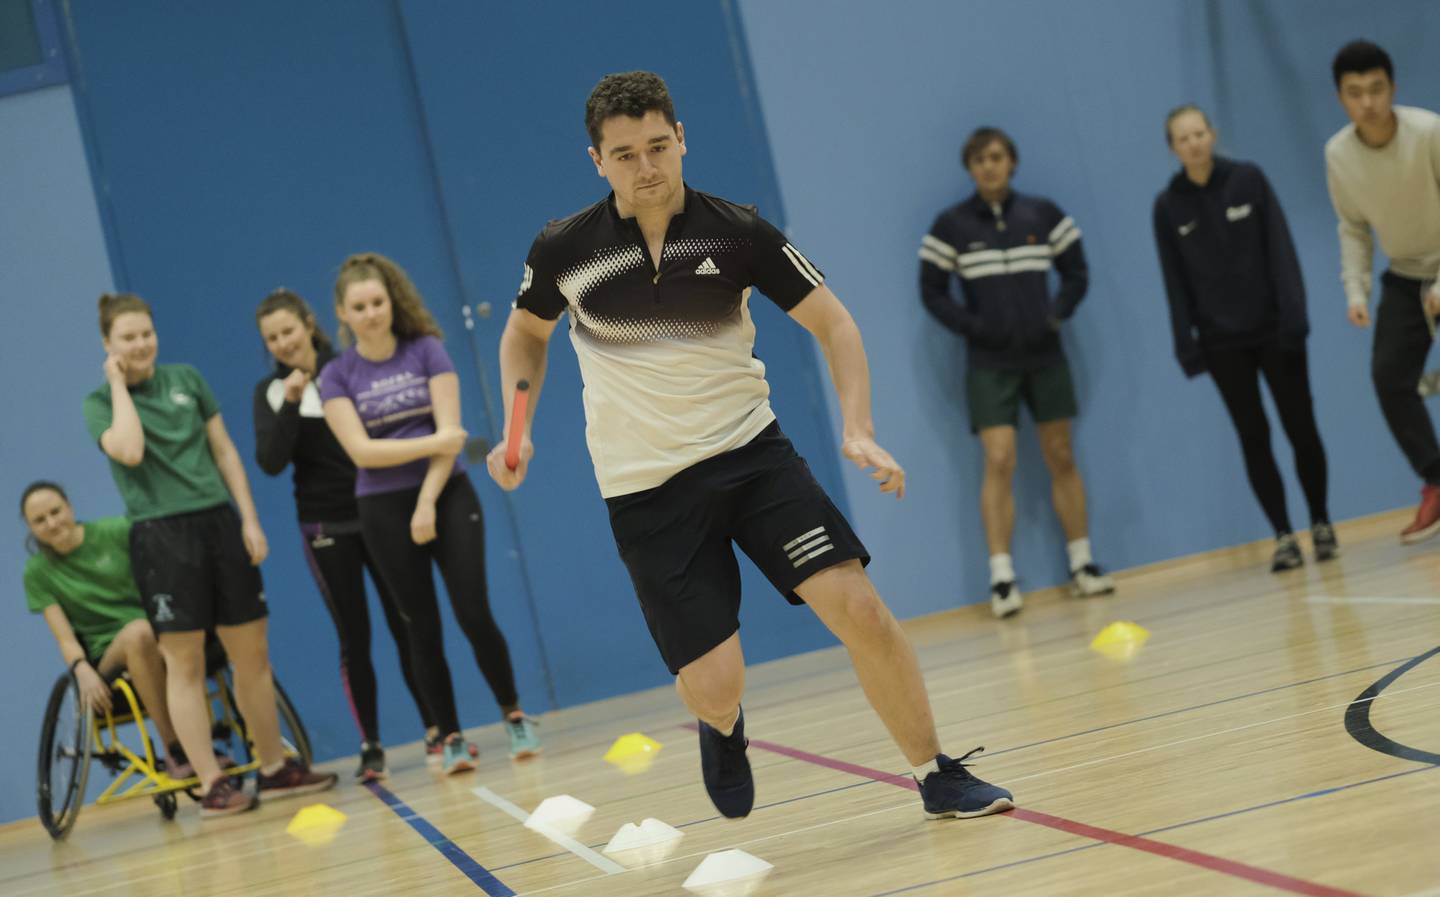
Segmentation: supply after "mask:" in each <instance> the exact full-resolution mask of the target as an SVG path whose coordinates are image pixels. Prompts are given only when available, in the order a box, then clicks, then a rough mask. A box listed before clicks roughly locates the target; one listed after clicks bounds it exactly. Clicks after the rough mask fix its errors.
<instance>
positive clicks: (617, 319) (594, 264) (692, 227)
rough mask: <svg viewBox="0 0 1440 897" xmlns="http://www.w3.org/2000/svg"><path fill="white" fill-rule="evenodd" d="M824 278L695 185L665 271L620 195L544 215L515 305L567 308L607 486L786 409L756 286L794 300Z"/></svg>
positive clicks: (674, 462) (608, 491)
mask: <svg viewBox="0 0 1440 897" xmlns="http://www.w3.org/2000/svg"><path fill="white" fill-rule="evenodd" d="M823 280H824V276H823V275H822V274H821V273H820V271H819V270H818V269H817V268H816V267H815V266H814V265H812V264H810V262H809V261H808V260H807V259H806V258H805V257H804V256H803V255H801V254H800V251H799V250H797V249H796V248H795V247H794V246H791V245H790V243H789V242H788V241H787V240H786V239H785V235H784V234H782V233H780V231H779V230H777V229H776V228H775V227H774V226H773V225H772V224H770V223H769V222H768V221H766V220H765V219H763V218H761V217H760V215H759V214H758V213H757V212H756V210H755V208H754V207H753V206H742V205H737V204H736V203H732V202H728V201H726V200H723V199H720V198H719V197H717V196H711V195H710V194H708V193H701V192H700V191H698V190H692V189H690V188H689V187H688V186H687V187H686V188H685V209H684V211H683V212H681V213H680V214H678V215H676V216H675V217H674V218H673V219H671V222H670V228H669V230H668V231H667V233H666V235H665V246H664V250H663V251H662V253H661V262H660V267H659V269H658V270H657V269H656V267H655V265H654V263H653V262H652V261H651V258H650V253H649V251H648V250H647V249H646V246H645V238H644V236H643V235H642V234H641V232H640V227H639V225H638V224H636V222H635V219H634V218H621V217H620V216H619V214H618V213H617V212H616V209H615V198H614V195H613V194H612V195H611V196H609V197H607V198H606V199H604V200H602V201H601V202H598V203H596V204H595V205H593V206H590V207H589V208H586V209H584V210H582V211H580V212H577V213H576V214H574V215H571V216H570V217H569V218H565V219H563V220H561V221H552V222H551V223H550V224H548V225H546V227H545V229H544V230H542V231H541V232H540V235H539V236H538V237H536V238H535V243H534V245H532V246H531V247H530V255H529V258H528V259H527V260H526V263H525V276H524V280H523V281H522V283H521V284H520V293H519V295H518V296H517V297H516V299H515V307H516V308H520V309H523V310H525V311H528V312H531V313H532V314H535V315H538V316H539V317H541V318H544V319H546V320H549V321H553V320H555V319H556V318H558V317H559V316H560V313H561V312H564V311H567V310H568V311H569V312H570V340H571V342H572V343H573V344H574V346H575V354H576V355H577V356H578V358H579V360H580V373H581V376H582V377H583V378H584V380H585V394H584V402H585V419H586V430H585V437H586V442H587V443H589V447H590V458H591V460H592V461H593V462H594V464H595V478H596V480H597V481H598V482H599V484H600V493H601V495H603V496H604V497H606V498H613V497H615V496H617V495H628V494H630V493H632V492H639V491H642V490H644V489H651V488H654V487H656V486H659V485H660V484H661V483H664V482H665V481H666V480H668V479H669V478H670V477H672V476H674V475H675V474H676V473H678V472H679V471H681V470H684V469H685V468H687V467H689V466H691V465H693V464H696V463H698V462H700V461H703V460H705V459H706V458H709V457H712V456H714V455H718V454H720V453H721V452H727V451H730V450H732V449H735V448H739V447H740V446H742V445H744V444H745V443H747V442H749V441H750V440H751V439H753V438H755V437H756V436H757V435H759V433H760V431H761V430H763V429H765V427H767V426H769V424H770V422H771V421H773V420H774V419H775V413H774V412H773V411H771V409H770V387H769V385H768V384H767V383H766V382H765V365H764V364H763V363H762V362H761V361H760V360H759V359H758V358H756V357H755V356H754V354H753V351H752V350H753V348H754V345H755V325H754V323H753V321H752V320H751V318H750V309H749V299H750V288H751V287H752V286H753V287H757V288H759V289H760V291H761V292H763V293H764V294H765V295H766V296H767V297H769V298H770V300H771V301H772V302H774V303H775V304H776V305H778V306H779V307H780V308H781V309H783V310H785V311H789V310H790V309H792V308H794V307H795V306H796V305H798V304H799V303H800V301H801V300H802V299H804V298H805V297H806V296H807V295H809V293H810V291H811V290H813V289H815V288H816V287H818V286H819V285H820V284H821V283H822V282H823Z"/></svg>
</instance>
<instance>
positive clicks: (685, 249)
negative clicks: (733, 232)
mask: <svg viewBox="0 0 1440 897" xmlns="http://www.w3.org/2000/svg"><path fill="white" fill-rule="evenodd" d="M749 243H750V241H749V240H741V239H737V238H732V237H689V238H687V239H684V240H672V241H671V242H669V243H666V244H665V252H664V255H663V256H662V257H661V258H662V260H663V261H667V262H670V261H674V260H675V259H678V258H685V257H686V256H693V257H695V258H700V257H702V256H708V255H718V254H719V253H722V252H734V251H735V250H737V249H743V248H744V247H745V246H747V245H748V244H749Z"/></svg>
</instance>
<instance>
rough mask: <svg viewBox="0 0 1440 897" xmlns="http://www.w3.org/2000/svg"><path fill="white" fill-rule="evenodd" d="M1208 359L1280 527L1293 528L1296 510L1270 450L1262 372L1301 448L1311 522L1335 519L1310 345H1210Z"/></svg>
mask: <svg viewBox="0 0 1440 897" xmlns="http://www.w3.org/2000/svg"><path fill="white" fill-rule="evenodd" d="M1205 363H1206V365H1207V366H1208V367H1209V368H1210V374H1211V376H1212V377H1214V378H1215V386H1216V387H1217V388H1219V390H1220V398H1222V399H1223V400H1224V401H1225V408H1226V409H1227V410H1228V411H1229V412H1230V420H1231V421H1233V422H1234V424H1235V430H1236V431H1237V432H1238V433H1239V435H1240V448H1241V449H1242V450H1243V451H1244V453H1245V472H1246V473H1248V474H1249V476H1250V488H1251V489H1253V490H1255V497H1256V498H1258V499H1259V500H1260V506H1261V507H1262V508H1264V510H1265V516H1266V517H1268V518H1270V525H1271V526H1272V527H1274V528H1275V532H1276V533H1288V532H1290V514H1289V513H1288V512H1287V511H1286V509H1285V486H1284V484H1283V483H1282V482H1281V481H1280V469H1279V468H1278V467H1276V466H1275V456H1274V455H1273V454H1272V453H1271V451H1270V423H1269V421H1267V420H1266V419H1265V407H1264V405H1262V404H1261V401H1260V376H1261V375H1262V374H1263V375H1264V377H1265V382H1266V383H1267V384H1269V386H1270V397H1271V398H1272V399H1274V400H1275V408H1276V410H1277V411H1279V412H1280V424H1281V426H1283V427H1284V428H1285V435H1286V436H1287V437H1289V439H1290V446H1291V447H1292V448H1293V449H1294V450H1295V470H1296V472H1297V473H1298V474H1299V475H1300V487H1301V489H1303V490H1304V492H1305V501H1306V503H1307V504H1308V505H1309V506H1310V521H1311V522H1312V523H1327V522H1329V520H1330V512H1329V508H1328V507H1327V505H1326V488H1327V479H1328V475H1327V473H1326V464H1325V446H1324V445H1322V444H1321V442H1320V431H1319V429H1317V428H1316V426H1315V407H1314V404H1313V403H1312V401H1311V398H1310V373H1309V368H1308V367H1307V363H1306V356H1305V349H1304V347H1303V346H1301V347H1300V348H1298V349H1289V348H1283V347H1281V346H1280V345H1278V344H1276V343H1269V344H1266V345H1263V346H1256V347H1253V348H1246V349H1207V350H1206V351H1205Z"/></svg>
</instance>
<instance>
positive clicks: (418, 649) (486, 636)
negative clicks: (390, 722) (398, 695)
mask: <svg viewBox="0 0 1440 897" xmlns="http://www.w3.org/2000/svg"><path fill="white" fill-rule="evenodd" d="M419 494H420V489H419V488H418V487H416V488H414V489H403V490H400V491H398V492H384V493H381V494H379V495H362V496H361V497H360V500H359V502H360V526H361V530H362V532H363V533H364V534H365V545H366V547H368V548H369V549H370V556H371V557H372V558H373V559H374V561H375V566H376V567H378V568H379V570H380V575H381V577H382V578H383V579H384V580H385V582H386V583H387V584H389V586H390V591H391V593H392V594H394V596H395V603H396V604H397V605H398V606H399V608H400V611H401V613H402V614H403V615H404V617H405V622H406V627H407V629H408V630H409V633H410V656H411V658H412V659H413V661H414V664H415V676H416V679H417V680H419V684H420V688H421V689H422V690H423V692H424V694H425V701H426V704H427V705H428V706H429V708H430V712H431V713H432V714H433V715H434V722H435V724H436V725H437V726H439V727H440V732H441V734H442V735H448V734H449V733H451V732H458V731H459V730H460V721H459V716H458V714H457V713H456V711H455V688H454V686H453V684H452V683H451V681H450V668H449V667H448V666H447V665H446V663H445V642H444V634H443V632H442V630H441V624H440V607H439V602H438V601H437V599H436V596H435V580H434V577H433V576H432V574H431V572H430V565H431V563H432V562H433V563H435V564H436V565H438V566H439V567H440V576H441V577H442V578H443V579H444V580H445V590H446V591H447V592H449V593H450V606H451V607H452V608H453V609H454V611H455V619H456V620H457V621H459V623H460V629H461V631H463V632H464V633H465V637H466V638H467V639H469V641H470V647H471V649H472V650H473V651H474V652H475V662H476V663H478V664H479V665H480V672H481V673H483V674H484V675H485V681H486V682H488V683H489V684H490V690H491V691H492V692H494V693H495V701H496V702H497V703H498V704H499V705H500V710H501V712H502V713H510V712H511V711H513V710H516V709H518V705H519V698H518V697H517V696H516V693H515V673H514V671H513V670H512V669H511V668H510V649H509V647H508V646H507V645H506V644H505V636H504V635H502V634H501V633H500V627H499V626H497V625H496V624H495V618H494V617H493V616H492V615H491V613H490V600H489V597H488V594H487V589H486V584H485V518H484V515H483V513H482V512H481V510H480V499H479V498H477V497H476V495H475V489H474V487H473V486H471V485H470V479H469V477H467V476H465V474H463V473H462V474H457V475H455V476H452V477H451V478H450V482H448V483H446V484H445V489H444V490H443V491H442V492H441V493H440V498H439V499H438V500H437V501H436V502H435V532H436V538H435V540H434V541H432V542H430V543H428V544H425V545H416V544H415V542H414V540H412V539H411V538H410V518H411V516H412V515H413V514H414V513H415V500H416V498H418V497H419Z"/></svg>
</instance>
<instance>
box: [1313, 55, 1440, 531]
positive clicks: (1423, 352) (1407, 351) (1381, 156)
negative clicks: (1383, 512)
mask: <svg viewBox="0 0 1440 897" xmlns="http://www.w3.org/2000/svg"><path fill="white" fill-rule="evenodd" d="M1332 70H1333V74H1334V76H1335V88H1336V90H1337V91H1338V93H1339V95H1340V105H1341V106H1343V107H1344V108H1345V113H1346V114H1347V115H1349V116H1350V122H1351V123H1350V124H1348V125H1346V126H1345V127H1344V128H1342V129H1341V130H1340V131H1339V132H1338V133H1337V134H1336V135H1335V136H1334V137H1331V138H1330V140H1329V142H1328V143H1326V144H1325V168H1326V176H1327V179H1328V181H1329V184H1330V200H1331V202H1332V203H1333V204H1334V206H1335V214H1336V215H1337V216H1338V217H1339V219H1340V268H1341V275H1340V279H1341V280H1342V281H1343V282H1344V284H1345V298H1346V300H1347V302H1348V303H1349V317H1350V322H1351V323H1352V324H1354V325H1355V326H1356V327H1369V326H1370V307H1369V306H1370V286H1371V282H1372V277H1371V263H1372V260H1373V258H1374V255H1375V240H1374V238H1375V237H1379V238H1380V249H1381V251H1383V252H1384V253H1385V255H1386V256H1388V257H1389V259H1390V268H1389V270H1387V271H1386V272H1385V273H1384V275H1382V276H1381V278H1380V282H1381V291H1380V306H1379V308H1378V309H1377V311H1376V315H1375V344H1374V350H1373V353H1372V355H1371V359H1370V375H1371V379H1372V380H1373V381H1374V383H1375V392H1376V394H1377V395H1378V396H1379V398H1380V410H1381V411H1382V412H1383V413H1384V415H1385V422H1386V423H1387V424H1389V426H1390V432H1391V434H1392V435H1394V437H1395V441H1396V442H1397V443H1399V445H1400V450H1401V451H1402V452H1404V453H1405V457H1406V458H1407V459H1408V460H1409V461H1410V466H1411V467H1413V468H1414V469H1415V472H1416V473H1417V474H1419V476H1420V477H1421V478H1422V479H1423V480H1424V486H1423V487H1422V489H1421V493H1420V507H1419V509H1418V510H1417V511H1416V514H1415V520H1414V521H1413V522H1412V523H1411V524H1410V525H1409V526H1408V527H1406V528H1405V529H1404V530H1403V531H1402V532H1401V533H1400V541H1402V542H1406V543H1411V542H1419V541H1421V540H1423V539H1428V538H1430V537H1431V536H1433V535H1435V534H1436V533H1440V443H1437V442H1436V439H1435V427H1434V425H1433V424H1432V423H1431V422H1430V413H1429V411H1427V410H1426V408H1425V402H1424V399H1423V398H1422V397H1421V395H1420V391H1419V389H1417V384H1418V383H1419V381H1420V377H1421V374H1422V373H1423V371H1424V368H1425V357H1426V356H1427V355H1428V354H1429V353H1430V346H1431V344H1432V343H1433V342H1434V340H1435V318H1436V315H1437V314H1440V282H1437V275H1440V115H1436V114H1435V113H1434V112H1431V111H1429V110H1427V109H1417V108H1415V107H1413V106H1396V105H1394V99H1395V72H1394V67H1393V66H1392V65H1391V63H1390V56H1389V55H1388V54H1387V53H1386V52H1385V51H1384V50H1382V49H1381V48H1380V47H1378V46H1376V45H1375V44H1372V43H1370V42H1368V41H1352V42H1351V43H1349V44H1346V45H1345V46H1344V47H1342V48H1341V49H1340V52H1339V53H1337V54H1336V56H1335V61H1334V63H1333V65H1332Z"/></svg>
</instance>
